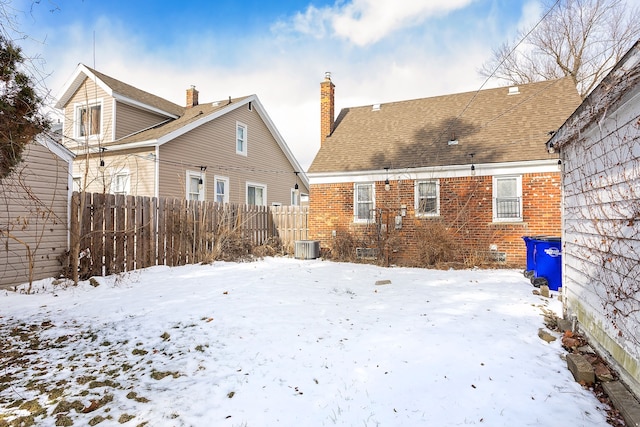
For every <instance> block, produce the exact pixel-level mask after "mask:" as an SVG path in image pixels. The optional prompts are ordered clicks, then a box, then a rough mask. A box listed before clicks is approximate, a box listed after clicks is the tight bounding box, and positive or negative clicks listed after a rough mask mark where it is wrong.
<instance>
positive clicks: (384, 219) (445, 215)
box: [309, 172, 560, 267]
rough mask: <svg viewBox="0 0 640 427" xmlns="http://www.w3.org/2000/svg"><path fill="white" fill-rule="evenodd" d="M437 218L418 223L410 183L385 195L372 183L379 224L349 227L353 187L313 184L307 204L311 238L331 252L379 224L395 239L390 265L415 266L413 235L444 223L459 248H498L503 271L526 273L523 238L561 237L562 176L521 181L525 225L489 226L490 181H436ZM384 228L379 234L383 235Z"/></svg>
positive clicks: (370, 232)
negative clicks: (341, 240) (337, 241)
mask: <svg viewBox="0 0 640 427" xmlns="http://www.w3.org/2000/svg"><path fill="white" fill-rule="evenodd" d="M439 182H440V216H439V217H427V218H424V217H416V215H415V209H414V181H413V180H402V181H391V183H390V188H389V191H385V188H384V182H382V181H379V182H376V189H375V194H376V209H378V210H380V211H379V217H378V218H377V224H375V225H374V224H369V225H367V224H354V223H353V188H354V185H353V183H343V184H312V185H311V188H310V198H309V199H310V204H309V238H310V239H314V240H320V242H321V247H323V248H330V247H331V242H332V239H333V233H334V231H335V233H336V234H339V233H345V232H350V233H352V234H353V235H354V236H356V237H362V238H363V239H366V237H367V236H369V237H371V236H375V235H376V233H377V231H378V230H379V229H380V224H385V226H386V232H387V233H388V232H391V233H397V234H396V236H397V238H398V241H397V242H396V244H395V245H394V247H395V248H397V252H396V253H395V254H394V256H393V261H394V262H395V263H397V264H400V265H416V257H417V254H418V245H417V241H416V239H417V237H416V236H417V235H418V234H419V230H420V229H421V228H422V227H424V225H425V224H426V223H427V222H430V221H431V222H433V221H442V222H443V224H445V225H446V227H447V228H448V229H449V231H450V233H452V234H454V235H455V239H456V241H457V242H460V243H463V244H464V245H465V247H467V248H469V249H470V250H475V251H489V249H490V245H496V246H497V250H498V252H504V253H506V254H507V263H506V264H507V265H509V266H515V267H524V265H525V260H526V248H525V245H524V242H523V240H522V236H525V235H543V234H544V235H556V236H559V235H560V173H559V172H558V173H540V174H525V175H523V176H522V199H523V200H522V203H523V217H524V218H523V221H522V222H518V223H497V222H493V201H492V197H493V194H492V178H491V177H490V176H488V177H463V178H448V179H440V180H439ZM402 205H406V216H405V217H403V219H402V229H400V230H398V231H397V232H396V231H394V219H395V217H396V216H397V215H400V213H401V206H402ZM384 228H385V227H384V226H383V227H382V232H383V233H384V232H385V230H384Z"/></svg>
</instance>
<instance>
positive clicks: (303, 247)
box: [294, 240, 320, 259]
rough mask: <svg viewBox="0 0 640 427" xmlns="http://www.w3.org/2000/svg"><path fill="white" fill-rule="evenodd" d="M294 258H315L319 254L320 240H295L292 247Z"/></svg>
mask: <svg viewBox="0 0 640 427" xmlns="http://www.w3.org/2000/svg"><path fill="white" fill-rule="evenodd" d="M294 256H295V257H296V259H316V258H318V257H319V256H320V241H318V240H297V241H296V242H295V247H294Z"/></svg>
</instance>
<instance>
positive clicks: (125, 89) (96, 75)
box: [55, 64, 185, 118]
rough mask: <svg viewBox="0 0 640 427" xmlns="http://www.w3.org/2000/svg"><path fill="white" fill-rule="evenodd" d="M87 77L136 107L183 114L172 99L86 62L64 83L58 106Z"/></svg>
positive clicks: (121, 100)
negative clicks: (94, 67)
mask: <svg viewBox="0 0 640 427" xmlns="http://www.w3.org/2000/svg"><path fill="white" fill-rule="evenodd" d="M86 79H92V80H94V81H95V82H96V84H97V85H98V86H99V87H100V88H101V89H102V90H104V91H105V92H106V93H107V94H108V95H109V96H112V97H114V98H115V99H117V100H118V101H120V102H124V103H127V104H130V105H133V106H135V107H138V108H141V109H145V110H149V111H153V112H156V113H159V114H161V115H164V116H167V117H172V118H177V117H179V116H180V115H182V114H183V112H184V110H185V108H184V107H181V106H179V105H177V104H174V103H173V102H171V101H167V100H166V99H164V98H161V97H159V96H157V95H153V94H151V93H149V92H145V91H143V90H141V89H138V88H136V87H134V86H131V85H129V84H127V83H124V82H121V81H120V80H117V79H114V78H113V77H109V76H107V75H106V74H103V73H100V72H99V71H96V70H94V69H92V68H89V67H87V66H86V65H84V64H78V67H77V68H76V70H75V71H74V73H73V75H72V76H71V78H70V79H69V80H68V81H67V83H66V84H65V85H64V87H63V89H62V91H61V93H60V95H59V96H58V102H57V103H56V105H55V107H56V108H63V107H64V106H65V105H66V104H67V103H68V102H69V100H70V99H71V97H72V96H73V94H74V93H75V92H76V91H77V90H78V88H79V87H80V86H81V85H82V84H83V83H84V81H85V80H86Z"/></svg>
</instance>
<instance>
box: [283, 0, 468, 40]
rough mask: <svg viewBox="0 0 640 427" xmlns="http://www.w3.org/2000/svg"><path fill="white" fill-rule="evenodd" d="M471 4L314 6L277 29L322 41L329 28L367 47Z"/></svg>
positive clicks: (390, 0) (420, 0) (377, 1)
mask: <svg viewBox="0 0 640 427" xmlns="http://www.w3.org/2000/svg"><path fill="white" fill-rule="evenodd" d="M471 1H472V0H405V1H403V2H402V5H399V3H398V1H397V0H353V1H351V2H345V3H342V2H336V4H335V5H334V6H331V7H324V8H321V9H319V8H316V7H314V6H313V5H311V6H309V7H308V8H307V10H306V11H304V12H301V13H297V14H296V15H295V16H294V17H293V18H292V19H291V21H290V22H288V23H287V22H280V23H278V25H277V26H276V27H275V28H276V29H278V30H281V31H287V30H288V31H293V32H298V33H301V34H305V35H311V36H314V37H316V38H321V37H324V36H326V33H327V27H329V28H330V29H331V30H333V33H332V34H331V35H332V36H336V37H339V38H342V39H345V40H347V41H348V42H350V43H352V44H354V45H356V46H367V45H370V44H373V43H376V42H378V41H380V40H382V39H384V38H385V37H387V36H388V35H390V34H391V33H393V32H395V31H398V30H401V29H403V28H410V27H413V26H416V25H419V24H422V23H423V22H424V21H425V20H426V19H428V18H429V17H432V16H437V15H441V14H445V13H447V12H450V11H453V10H457V9H460V8H463V7H465V6H467V5H468V4H469V3H470V2H471Z"/></svg>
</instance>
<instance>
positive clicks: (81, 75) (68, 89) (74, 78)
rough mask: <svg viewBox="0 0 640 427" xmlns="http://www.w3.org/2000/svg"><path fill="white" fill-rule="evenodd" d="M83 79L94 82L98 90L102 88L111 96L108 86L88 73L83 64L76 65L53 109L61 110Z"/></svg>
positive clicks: (111, 92)
mask: <svg viewBox="0 0 640 427" xmlns="http://www.w3.org/2000/svg"><path fill="white" fill-rule="evenodd" d="M85 78H89V79H91V80H93V81H95V82H96V84H97V85H98V86H100V88H102V90H104V91H105V92H106V93H107V94H108V95H109V96H113V91H112V90H111V88H110V87H109V86H107V84H106V83H105V82H103V81H102V80H100V79H99V78H97V77H96V75H95V74H93V73H92V72H91V71H89V69H88V68H87V67H86V66H85V65H84V64H78V66H77V67H76V69H75V71H74V72H73V74H72V75H71V77H70V78H69V80H67V82H66V83H65V85H64V86H63V87H62V90H61V91H60V94H59V95H58V97H57V99H58V102H56V104H55V107H56V108H63V107H64V106H65V105H66V104H67V102H69V99H70V98H71V96H72V95H73V94H74V93H75V92H76V90H78V88H79V87H80V86H81V85H82V82H84V79H85Z"/></svg>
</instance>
